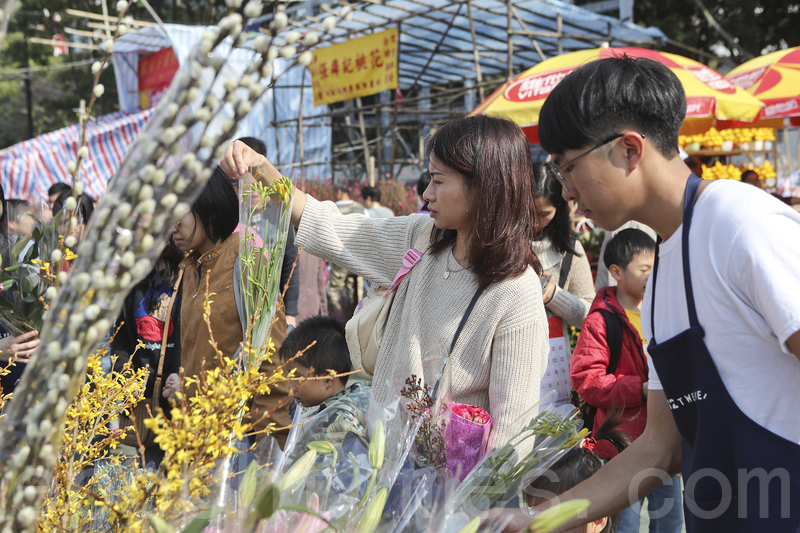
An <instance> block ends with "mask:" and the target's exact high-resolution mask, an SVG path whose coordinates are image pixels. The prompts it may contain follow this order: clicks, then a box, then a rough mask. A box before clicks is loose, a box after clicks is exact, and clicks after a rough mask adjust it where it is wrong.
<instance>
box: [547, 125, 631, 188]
mask: <svg viewBox="0 0 800 533" xmlns="http://www.w3.org/2000/svg"><path fill="white" fill-rule="evenodd" d="M623 135H625V134H624V133H615V134H614V135H612V136H611V137H609V138H607V139H605V140H602V141H600V142H599V143H597V144H595V145H594V146H592V147H591V148H589V149H588V150H586V151H585V152H583V153H582V154H580V155H579V156H577V157H574V158H572V159H570V160H569V161H567V162H566V163H564V164H563V165H556V164H555V163H553V162H552V161H547V162H546V163H545V165H546V166H547V167H548V168H549V169H550V170H552V171H553V173H554V174H555V175H556V177H557V178H558V181H559V182H560V183H561V186H562V187H564V189H565V190H566V191H567V192H569V186H568V185H567V180H566V179H564V174H562V173H561V169H563V168H565V167H567V166H569V165H571V164H572V163H574V162H575V161H577V160H578V159H580V158H581V157H583V156H585V155H588V154H590V153H592V152H594V151H595V150H597V149H598V148H600V147H601V146H605V145H606V144H608V143H610V142H611V141H615V140H617V139H619V138H620V137H622V136H623ZM640 135H642V134H640ZM642 139H644V135H642Z"/></svg>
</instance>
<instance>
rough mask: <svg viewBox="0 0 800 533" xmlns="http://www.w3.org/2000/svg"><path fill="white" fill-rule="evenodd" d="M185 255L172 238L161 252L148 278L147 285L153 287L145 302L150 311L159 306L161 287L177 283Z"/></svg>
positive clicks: (170, 286)
mask: <svg viewBox="0 0 800 533" xmlns="http://www.w3.org/2000/svg"><path fill="white" fill-rule="evenodd" d="M185 255H186V254H185V253H184V251H183V250H181V249H180V247H179V246H178V245H177V244H175V241H173V240H172V238H170V239H169V241H167V246H166V247H164V251H162V252H161V255H160V256H159V258H158V260H157V261H156V265H155V267H153V270H152V272H150V275H148V276H147V279H146V281H147V285H148V286H149V287H150V288H151V289H152V290H151V291H150V292H149V294H148V296H147V301H146V302H145V307H147V312H148V313H152V312H153V311H155V309H156V307H158V304H159V301H160V289H161V287H162V286H163V285H166V286H167V287H169V288H170V289H172V287H173V286H174V285H175V281H177V279H178V273H179V272H180V264H181V261H183V258H184V257H185Z"/></svg>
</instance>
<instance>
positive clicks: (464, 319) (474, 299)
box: [450, 287, 483, 352]
mask: <svg viewBox="0 0 800 533" xmlns="http://www.w3.org/2000/svg"><path fill="white" fill-rule="evenodd" d="M482 292H483V289H481V288H480V287H479V288H478V290H477V291H475V295H474V296H473V297H472V300H471V301H470V302H469V305H468V306H467V310H466V311H465V312H464V316H463V317H461V322H460V323H459V324H458V329H457V330H456V334H455V336H453V342H452V343H451V344H450V351H451V352H452V351H453V348H455V347H456V341H458V337H459V336H460V335H461V330H462V329H464V324H466V323H467V319H468V318H469V315H470V314H471V313H472V308H473V307H475V302H477V301H478V297H480V295H481V293H482Z"/></svg>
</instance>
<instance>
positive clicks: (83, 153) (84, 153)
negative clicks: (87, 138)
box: [78, 146, 89, 159]
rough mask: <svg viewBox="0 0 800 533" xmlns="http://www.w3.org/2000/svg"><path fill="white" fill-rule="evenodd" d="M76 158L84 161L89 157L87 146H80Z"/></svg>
mask: <svg viewBox="0 0 800 533" xmlns="http://www.w3.org/2000/svg"><path fill="white" fill-rule="evenodd" d="M78 157H80V158H81V159H86V158H87V157H89V147H88V146H81V147H80V149H79V150H78Z"/></svg>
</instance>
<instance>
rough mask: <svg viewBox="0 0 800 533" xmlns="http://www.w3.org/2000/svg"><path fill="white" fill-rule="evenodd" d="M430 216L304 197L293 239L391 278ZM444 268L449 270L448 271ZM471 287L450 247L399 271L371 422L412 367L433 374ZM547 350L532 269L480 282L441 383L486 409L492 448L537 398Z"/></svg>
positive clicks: (379, 278) (376, 276)
mask: <svg viewBox="0 0 800 533" xmlns="http://www.w3.org/2000/svg"><path fill="white" fill-rule="evenodd" d="M427 220H428V216H427V215H411V216H408V217H395V218H384V219H369V218H366V217H364V216H362V215H347V216H343V215H341V214H340V213H339V211H338V210H337V209H336V206H335V205H334V204H333V203H332V202H319V201H317V200H315V199H314V198H311V197H308V201H307V203H306V206H305V210H304V212H303V216H302V219H301V222H300V227H299V228H298V232H297V237H296V243H297V245H298V246H302V247H303V248H305V250H306V251H308V252H310V253H311V254H313V255H317V256H319V257H323V258H325V259H328V260H330V261H333V262H334V263H336V264H338V265H340V266H342V267H344V268H346V269H347V270H349V271H351V272H354V273H357V274H359V275H362V276H364V277H365V278H367V279H368V280H370V281H372V282H373V283H379V284H381V285H389V284H390V283H391V282H392V280H393V279H394V277H395V275H396V274H397V271H398V270H399V269H400V267H401V266H402V260H403V255H404V254H405V253H406V251H407V250H408V249H409V248H411V247H412V246H413V245H414V242H415V241H416V239H417V236H418V234H419V232H420V230H421V228H422V226H423V225H424V224H425V222H426V221H427ZM446 270H449V271H450V272H451V273H450V275H449V277H448V278H447V279H445V277H444V273H445V271H446ZM477 288H478V284H477V280H476V278H475V276H474V275H473V274H472V273H471V272H469V271H468V270H466V269H462V267H461V266H459V264H458V263H457V262H456V261H455V258H454V257H453V255H452V250H448V251H447V252H443V253H441V254H439V256H433V255H432V254H429V253H426V254H425V255H424V256H423V257H422V259H421V260H420V261H419V263H417V265H416V266H415V267H414V269H413V270H412V271H411V273H410V274H409V275H408V276H406V278H405V279H404V280H403V282H402V283H401V284H400V287H399V288H398V290H397V293H396V295H395V299H394V302H393V304H392V310H391V312H390V315H389V319H388V322H387V325H386V331H385V333H384V338H383V343H382V345H381V349H380V353H379V355H378V360H377V363H376V365H375V371H374V379H373V382H372V401H371V403H370V409H369V422H368V423H369V427H372V424H373V421H374V420H375V419H376V417H378V416H381V417H383V413H384V409H385V408H387V407H389V406H391V404H392V402H393V401H394V400H395V399H396V398H397V397H398V396H399V390H400V389H401V388H402V387H404V386H405V385H404V382H405V380H406V378H408V377H409V376H411V375H412V374H414V375H416V376H418V377H424V380H425V382H426V383H428V384H430V385H433V384H434V383H435V381H436V376H437V374H439V373H441V362H440V361H441V357H442V356H443V355H444V354H446V353H447V352H448V350H449V348H450V344H451V343H452V340H453V336H454V335H455V332H456V329H457V327H458V324H459V322H460V321H461V318H462V317H463V315H464V312H465V311H466V309H467V306H468V305H469V302H470V300H471V299H472V297H473V296H474V294H475V291H476V290H477ZM548 350H549V343H548V327H547V319H546V317H545V310H544V306H543V304H542V296H541V285H540V282H539V278H538V276H537V275H536V273H535V272H534V271H533V269H530V268H529V269H528V271H527V272H525V273H524V274H523V275H522V276H519V277H517V278H515V279H509V280H506V281H503V282H500V283H494V284H492V285H490V286H489V287H487V288H486V289H485V290H484V291H483V294H481V296H480V298H479V299H478V301H477V303H476V305H475V307H474V309H473V310H472V313H471V315H470V317H469V319H468V321H467V323H466V325H465V326H464V329H463V330H462V332H461V335H460V337H459V339H458V342H457V343H456V346H455V348H454V350H453V352H452V354H451V358H450V363H449V372H450V376H451V377H450V384H449V390H444V389H443V390H442V392H449V395H450V397H451V399H452V400H453V401H454V402H459V403H465V404H471V405H477V406H480V407H483V408H485V409H487V410H488V411H489V413H490V414H491V415H492V418H493V419H494V423H493V426H492V432H491V435H490V438H489V449H491V448H493V447H496V446H501V445H503V444H505V443H506V442H507V441H508V439H510V438H511V437H513V436H514V434H515V433H516V432H517V431H518V429H519V427H520V426H519V424H520V423H526V422H527V421H528V420H527V419H524V420H523V415H526V413H527V411H528V410H530V409H531V408H532V407H533V406H534V405H535V404H536V402H537V401H538V400H539V390H540V382H541V379H542V376H543V375H544V371H545V367H546V365H547V353H548ZM445 375H447V373H446V374H445ZM532 414H535V413H532ZM532 414H529V416H531V415H532ZM391 425H392V424H391V423H389V424H387V430H389V433H388V434H387V438H391V437H390V436H391V433H392V431H391V428H390V426H391Z"/></svg>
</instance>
